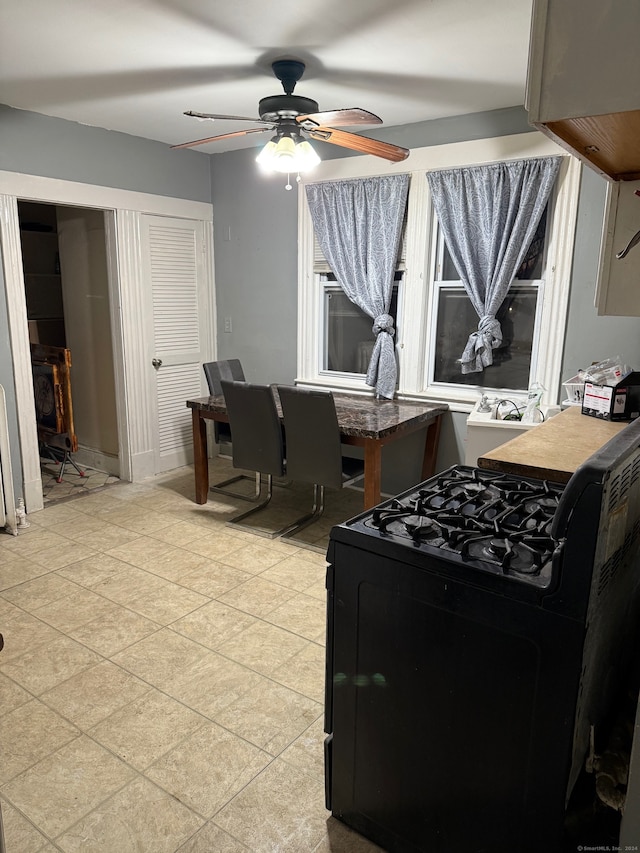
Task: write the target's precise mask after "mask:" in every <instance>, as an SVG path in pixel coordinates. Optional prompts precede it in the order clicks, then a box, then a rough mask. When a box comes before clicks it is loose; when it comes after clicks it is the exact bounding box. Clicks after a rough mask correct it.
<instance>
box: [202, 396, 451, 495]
mask: <svg viewBox="0 0 640 853" xmlns="http://www.w3.org/2000/svg"><path fill="white" fill-rule="evenodd" d="M275 397H276V405H277V406H278V412H279V414H281V410H280V403H279V400H278V399H277V393H276V394H275ZM334 399H335V403H336V413H337V416H338V426H339V427H340V435H341V439H342V443H343V444H347V445H352V446H355V447H362V448H364V508H365V509H369V508H370V507H372V506H375V505H376V504H378V503H380V485H381V473H382V448H383V447H384V446H385V445H387V444H391V443H392V442H394V441H398V440H399V439H401V438H402V437H403V436H406V435H409V434H410V433H413V432H416V431H417V430H421V429H425V428H426V435H425V444H424V454H423V459H422V479H423V480H424V479H427V477H430V476H431V475H432V474H434V473H435V465H436V455H437V452H438V439H439V437H440V426H441V420H442V415H443V414H444V413H445V412H446V411H447V410H448V406H447V405H446V403H445V404H440V403H422V402H416V401H413V400H377V399H375V398H373V397H365V396H360V395H357V394H340V393H335V394H334ZM187 406H188V407H189V408H190V409H191V417H192V426H193V462H194V469H195V485H196V503H198V504H204V503H206V502H207V497H208V493H209V466H208V461H207V456H208V454H207V429H206V422H207V420H214V421H224V422H228V420H229V418H228V416H227V409H226V406H225V402H224V397H222V396H217V397H197V398H195V399H191V400H187Z"/></svg>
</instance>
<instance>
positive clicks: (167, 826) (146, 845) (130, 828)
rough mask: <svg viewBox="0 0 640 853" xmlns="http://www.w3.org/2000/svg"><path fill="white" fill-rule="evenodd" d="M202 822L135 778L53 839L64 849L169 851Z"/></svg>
mask: <svg viewBox="0 0 640 853" xmlns="http://www.w3.org/2000/svg"><path fill="white" fill-rule="evenodd" d="M202 824H203V820H202V818H200V817H198V816H197V815H195V814H194V813H193V812H192V811H190V810H189V809H188V808H186V806H183V805H182V804H181V803H179V802H178V801H177V800H176V799H174V798H173V797H171V796H170V795H169V794H167V793H165V792H164V791H162V790H161V789H160V788H158V787H157V786H156V785H154V784H153V783H152V782H149V781H148V780H147V779H136V780H135V781H133V782H131V783H130V784H129V785H127V786H126V787H125V788H123V789H122V790H121V791H119V792H118V793H117V794H115V795H114V796H113V797H111V799H109V800H107V801H106V802H104V803H103V804H102V805H101V806H99V807H98V808H96V809H95V810H94V811H93V812H92V813H91V814H90V815H88V816H87V817H85V818H84V819H83V820H81V821H80V822H79V823H78V824H77V825H76V826H74V827H73V828H72V829H70V830H69V831H68V832H66V833H65V834H64V835H62V836H61V837H60V838H58V839H56V843H57V844H58V846H59V847H60V849H61V850H63V851H64V853H173V851H174V850H176V848H178V847H179V846H181V845H182V843H183V842H184V841H186V840H188V839H189V838H191V836H192V835H194V833H195V832H196V831H197V830H198V829H199V828H200V826H202ZM210 853H218V851H215V850H214V849H212V850H211V851H210Z"/></svg>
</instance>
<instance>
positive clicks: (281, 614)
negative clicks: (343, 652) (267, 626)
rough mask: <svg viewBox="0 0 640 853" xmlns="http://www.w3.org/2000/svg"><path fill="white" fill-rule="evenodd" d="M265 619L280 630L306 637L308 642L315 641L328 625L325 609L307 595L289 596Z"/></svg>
mask: <svg viewBox="0 0 640 853" xmlns="http://www.w3.org/2000/svg"><path fill="white" fill-rule="evenodd" d="M263 618H264V619H266V621H267V622H271V623H273V624H274V625H279V626H280V628H286V630H287V631H291V632H292V633H294V634H299V635H300V636H301V637H306V638H307V640H315V638H316V637H317V636H318V634H319V633H321V632H322V631H323V630H324V628H325V623H326V616H325V612H324V608H323V607H322V606H318V600H317V599H315V598H312V597H311V596H309V595H306V594H305V593H296V594H294V595H293V596H289V597H288V598H287V599H286V600H285V601H284V602H283V603H282V604H279V605H278V607H276V608H275V609H274V610H272V611H270V612H269V613H268V614H265V615H264V617H263Z"/></svg>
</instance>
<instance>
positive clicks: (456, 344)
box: [434, 285, 538, 391]
mask: <svg viewBox="0 0 640 853" xmlns="http://www.w3.org/2000/svg"><path fill="white" fill-rule="evenodd" d="M537 298H538V291H537V288H535V287H526V286H524V287H523V286H519V287H518V286H515V285H514V286H513V287H512V288H511V290H510V291H509V293H508V294H507V297H506V299H505V301H504V302H503V303H502V305H501V307H500V310H499V311H498V314H497V318H498V320H500V323H501V325H502V346H501V347H500V348H499V349H495V350H494V351H493V364H492V365H491V367H487V368H486V369H485V370H484V371H483V372H482V373H467V374H462V373H461V372H460V361H459V360H460V357H461V355H462V352H463V350H464V348H465V346H466V343H467V339H468V337H469V335H470V334H471V332H474V331H476V329H477V328H478V316H477V314H476V312H475V311H474V309H473V306H472V305H471V302H470V301H469V298H468V296H467V294H466V293H465V292H464V290H461V289H459V288H455V289H454V288H449V287H443V288H441V290H440V302H439V305H438V328H437V332H436V336H437V340H436V358H435V372H434V381H435V382H451V383H455V384H458V385H480V386H483V387H487V388H509V389H513V390H522V391H525V390H526V389H527V388H528V387H529V371H530V365H531V350H532V346H533V332H534V324H535V315H536V302H537Z"/></svg>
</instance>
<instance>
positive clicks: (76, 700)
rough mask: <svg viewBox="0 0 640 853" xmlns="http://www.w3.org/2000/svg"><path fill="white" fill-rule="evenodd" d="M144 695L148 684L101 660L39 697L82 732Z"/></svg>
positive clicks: (147, 690) (147, 689)
mask: <svg viewBox="0 0 640 853" xmlns="http://www.w3.org/2000/svg"><path fill="white" fill-rule="evenodd" d="M148 692H149V685H148V684H145V683H144V682H143V681H140V679H138V678H136V677H135V676H134V675H131V673H129V672H126V671H125V670H123V669H121V668H120V667H118V666H114V664H112V663H110V662H109V661H102V662H101V663H99V664H96V666H92V667H90V668H89V669H86V670H85V671H84V672H81V673H79V675H74V676H73V677H72V678H69V679H68V680H67V681H65V682H63V683H62V684H59V685H58V686H57V687H54V688H53V689H52V690H47V692H46V693H43V694H42V696H41V697H40V698H41V700H42V701H43V702H45V703H46V704H47V705H49V707H50V708H53V709H54V711H57V712H58V713H59V714H61V715H62V716H63V717H66V719H68V720H71V722H72V723H74V724H75V725H76V726H78V728H80V729H82V730H83V731H85V732H86V731H88V729H90V728H91V727H92V726H95V725H96V724H97V723H99V722H100V721H101V720H104V719H105V718H106V717H108V716H109V715H110V714H113V712H114V711H117V710H118V709H120V708H122V707H123V706H124V705H128V704H129V703H130V702H133V701H134V700H136V699H139V698H140V697H141V696H143V695H144V694H145V693H148Z"/></svg>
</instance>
